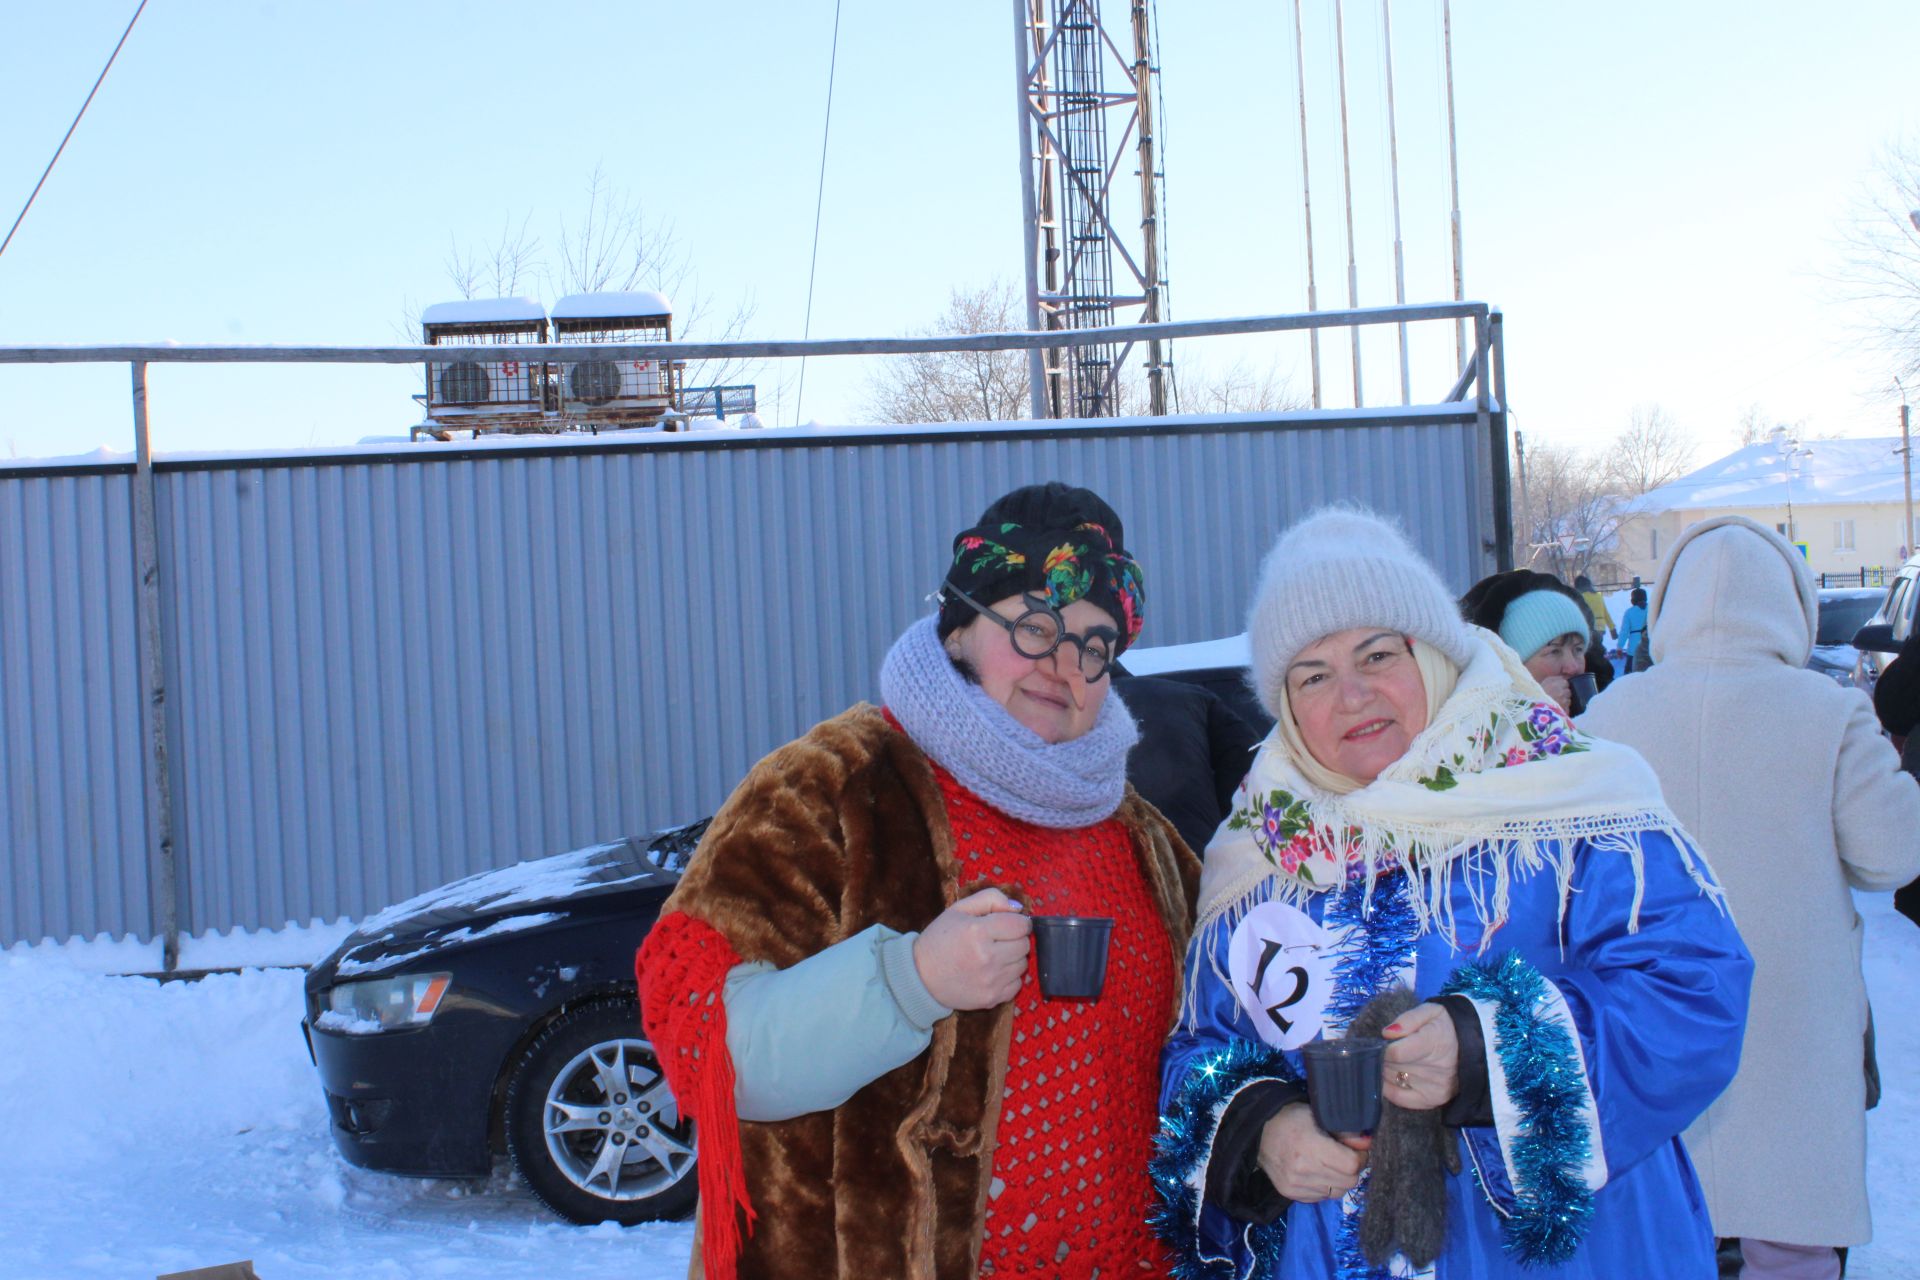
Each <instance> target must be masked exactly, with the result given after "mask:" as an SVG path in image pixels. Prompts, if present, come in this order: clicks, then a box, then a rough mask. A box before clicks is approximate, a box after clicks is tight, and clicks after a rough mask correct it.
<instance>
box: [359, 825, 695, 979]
mask: <svg viewBox="0 0 1920 1280" xmlns="http://www.w3.org/2000/svg"><path fill="white" fill-rule="evenodd" d="M664 834H667V833H663V835H664ZM662 838H663V837H655V838H654V840H653V842H652V843H653V844H658V843H660V840H661V839H662ZM651 847H652V846H651V845H648V844H642V843H641V842H640V841H636V840H615V841H612V842H611V843H608V844H596V845H589V846H587V847H586V848H583V849H573V850H570V851H569V852H567V853H556V854H554V855H552V856H551V857H546V858H533V859H530V860H528V861H526V862H520V863H516V864H515V865H513V866H511V867H499V868H497V869H495V870H492V871H482V872H480V873H478V874H477V875H471V876H468V877H466V878H465V879H462V880H455V881H454V882H453V883H451V884H445V885H441V886H440V887H439V888H437V889H429V890H427V892H425V893H422V894H418V895H416V896H415V897H412V898H408V899H407V900H406V901H405V902H400V903H395V904H394V905H393V906H391V907H388V908H387V909H386V910H384V911H381V912H378V913H377V914H374V915H371V916H368V917H367V918H366V919H365V920H363V921H361V922H360V925H359V927H358V928H356V929H355V930H354V931H353V932H352V933H351V934H349V935H348V936H347V938H346V940H345V941H343V942H342V943H341V944H340V947H339V949H338V950H336V951H335V952H334V956H333V959H334V961H335V972H336V973H337V974H338V975H340V976H343V977H344V976H348V975H353V976H361V975H365V974H370V973H379V972H383V971H387V970H391V969H394V968H397V967H399V966H401V965H404V964H412V963H414V962H417V961H419V960H420V959H422V958H424V957H426V956H429V955H432V954H434V953H435V952H439V951H445V950H448V949H449V948H452V947H456V946H461V945H464V944H466V943H469V942H473V941H475V940H477V939H480V938H486V937H493V936H496V935H498V934H502V933H508V932H513V931H516V930H520V929H530V928H535V927H537V926H540V925H545V924H550V923H552V922H554V921H556V920H560V919H563V918H564V917H565V914H566V913H565V911H556V910H553V908H556V907H561V908H564V907H568V906H571V905H573V904H577V903H578V902H579V901H580V900H582V899H584V898H593V897H598V896H599V895H601V894H605V893H611V892H615V891H617V890H631V889H637V888H643V887H645V886H647V885H649V884H658V885H661V886H669V885H671V884H672V883H673V881H674V876H673V875H672V874H670V873H668V872H665V871H662V870H661V869H660V867H659V866H658V865H657V864H656V862H655V861H654V859H653V857H651V856H650V852H649V851H650V849H651Z"/></svg>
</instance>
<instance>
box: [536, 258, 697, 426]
mask: <svg viewBox="0 0 1920 1280" xmlns="http://www.w3.org/2000/svg"><path fill="white" fill-rule="evenodd" d="M552 318H553V338H554V342H555V343H576V342H577V343H581V344H583V345H584V344H600V345H606V344H629V343H631V344H638V343H653V342H671V341H672V340H673V304H672V303H670V302H668V301H667V299H666V296H665V295H664V294H660V293H656V292H654V291H652V290H639V291H633V292H618V293H576V294H571V295H569V296H568V297H565V298H562V299H560V301H558V302H556V303H554V304H553V313H552ZM582 355H583V358H582V359H579V360H563V361H561V362H560V364H559V365H558V368H557V373H558V383H559V396H560V404H561V408H562V409H563V410H564V411H565V412H566V413H567V414H569V415H570V416H573V417H577V418H581V419H584V420H589V421H593V422H644V421H647V420H649V419H654V418H658V417H660V416H661V415H662V414H664V413H666V412H667V411H669V410H670V409H672V408H673V396H674V388H675V384H676V376H675V375H676V372H677V370H676V368H675V366H674V365H673V364H672V363H671V362H670V361H665V360H656V359H647V360H631V359H629V360H612V359H607V358H605V357H597V356H587V355H586V353H584V352H583V353H582Z"/></svg>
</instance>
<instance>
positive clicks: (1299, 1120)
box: [1259, 1102, 1372, 1204]
mask: <svg viewBox="0 0 1920 1280" xmlns="http://www.w3.org/2000/svg"><path fill="white" fill-rule="evenodd" d="M1371 1145H1372V1139H1370V1138H1365V1137H1361V1136H1359V1135H1357V1134H1356V1135H1349V1136H1345V1137H1340V1138H1335V1137H1331V1136H1329V1135H1328V1134H1327V1133H1325V1132H1324V1131H1323V1130H1322V1129H1321V1128H1320V1126H1319V1125H1318V1124H1316V1123H1315V1122H1314V1119H1313V1109H1312V1108H1311V1107H1309V1106H1308V1105H1307V1104H1306V1103H1304V1102H1290V1103H1288V1104H1287V1105H1286V1106H1284V1107H1282V1108H1280V1110H1279V1111H1278V1112H1276V1113H1275V1114H1274V1117H1273V1119H1271V1120H1269V1121H1267V1123H1266V1127H1265V1128H1263V1129H1262V1130H1261V1131H1260V1156H1259V1160H1260V1171H1261V1172H1262V1173H1265V1174H1266V1175H1267V1180H1268V1181H1269V1182H1271V1183H1273V1189H1274V1190H1275V1191H1278V1192H1279V1193H1280V1194H1281V1195H1283V1196H1285V1197H1286V1198H1287V1199H1289V1200H1294V1201H1298V1202H1299V1203H1301V1204H1312V1203H1313V1202H1314V1201H1316V1200H1334V1199H1337V1198H1339V1197H1340V1196H1344V1195H1345V1194H1347V1192H1349V1191H1351V1190H1353V1188H1354V1187H1355V1186H1356V1185H1358V1183H1359V1181H1360V1171H1361V1170H1362V1169H1364V1168H1366V1167H1367V1157H1366V1154H1365V1152H1366V1149H1367V1148H1368V1147H1369V1146H1371Z"/></svg>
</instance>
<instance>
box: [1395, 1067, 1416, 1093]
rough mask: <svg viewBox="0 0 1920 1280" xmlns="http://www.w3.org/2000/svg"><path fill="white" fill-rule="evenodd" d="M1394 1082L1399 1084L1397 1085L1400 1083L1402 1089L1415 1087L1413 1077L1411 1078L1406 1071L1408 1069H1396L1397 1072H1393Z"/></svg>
mask: <svg viewBox="0 0 1920 1280" xmlns="http://www.w3.org/2000/svg"><path fill="white" fill-rule="evenodd" d="M1393 1082H1394V1083H1395V1084H1397V1085H1399V1086H1400V1087H1401V1088H1402V1089H1411V1088H1413V1080H1412V1078H1411V1077H1410V1076H1408V1075H1407V1073H1406V1071H1405V1070H1400V1071H1396V1072H1394V1073H1393Z"/></svg>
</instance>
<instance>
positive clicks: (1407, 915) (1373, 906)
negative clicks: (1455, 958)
mask: <svg viewBox="0 0 1920 1280" xmlns="http://www.w3.org/2000/svg"><path fill="white" fill-rule="evenodd" d="M1407 893H1408V889H1407V885H1406V877H1405V876H1404V875H1402V874H1400V873H1399V872H1397V871H1395V872H1391V873H1388V874H1384V875H1382V876H1380V877H1379V878H1378V879H1377V880H1376V881H1375V882H1374V885H1373V895H1372V901H1371V902H1369V901H1368V895H1367V881H1366V877H1365V876H1357V877H1349V878H1348V880H1347V882H1346V883H1345V884H1344V885H1342V886H1340V888H1339V889H1337V890H1335V891H1334V893H1333V894H1332V895H1331V896H1330V898H1329V899H1328V902H1327V909H1326V912H1325V914H1324V915H1323V917H1322V920H1323V923H1325V924H1326V925H1327V927H1328V928H1340V927H1343V926H1345V927H1347V928H1348V932H1347V934H1346V936H1345V939H1344V940H1343V941H1342V943H1341V945H1340V947H1339V949H1338V951H1337V953H1336V956H1337V958H1336V960H1335V962H1334V986H1333V994H1332V996H1331V997H1329V998H1328V1000H1327V1011H1326V1021H1327V1025H1328V1026H1329V1027H1338V1028H1342V1029H1344V1028H1345V1027H1346V1026H1347V1025H1348V1024H1349V1023H1351V1022H1352V1021H1353V1020H1354V1018H1355V1017H1356V1016H1358V1015H1359V1013H1360V1010H1362V1009H1363V1008H1365V1007H1366V1005H1367V1002H1368V1001H1369V1000H1371V999H1373V998H1374V997H1375V996H1377V995H1379V994H1380V993H1381V992H1383V991H1387V990H1390V989H1391V988H1393V987H1394V986H1396V985H1399V984H1401V983H1402V982H1403V981H1404V976H1403V975H1404V974H1405V972H1406V970H1407V966H1408V964H1409V962H1410V961H1411V959H1412V957H1413V948H1414V946H1415V944H1416V943H1418V942H1419V940H1420V921H1419V919H1418V917H1416V916H1415V914H1414V910H1413V903H1412V902H1411V901H1410V900H1409V899H1408V897H1407ZM1368 1183H1369V1179H1367V1178H1366V1176H1365V1175H1364V1174H1363V1175H1362V1178H1361V1182H1360V1186H1359V1189H1358V1190H1357V1191H1356V1192H1355V1193H1354V1195H1353V1197H1352V1203H1351V1205H1347V1204H1342V1205H1341V1206H1340V1209H1341V1221H1340V1231H1339V1234H1338V1236H1337V1237H1336V1239H1337V1241H1338V1243H1337V1245H1336V1246H1335V1250H1334V1266H1335V1268H1336V1271H1335V1275H1336V1276H1337V1277H1338V1278H1339V1280H1388V1278H1389V1277H1391V1275H1392V1272H1391V1271H1390V1270H1389V1269H1388V1268H1387V1267H1384V1266H1379V1267H1376V1266H1374V1265H1373V1264H1372V1263H1370V1262H1368V1261H1367V1256H1366V1254H1365V1253H1364V1252H1363V1251H1362V1250H1361V1248H1360V1220H1361V1216H1362V1215H1363V1214H1364V1213H1365V1212H1366V1206H1367V1193H1368V1191H1369V1190H1370V1188H1369V1185H1368ZM1349 1209H1351V1212H1348V1210H1349Z"/></svg>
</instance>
